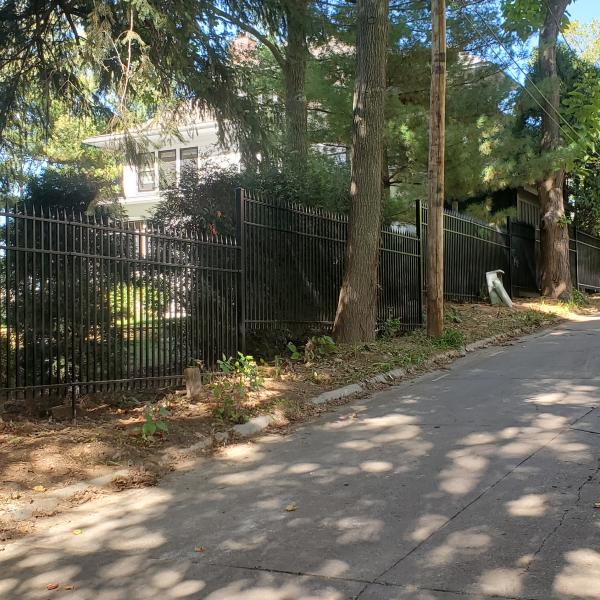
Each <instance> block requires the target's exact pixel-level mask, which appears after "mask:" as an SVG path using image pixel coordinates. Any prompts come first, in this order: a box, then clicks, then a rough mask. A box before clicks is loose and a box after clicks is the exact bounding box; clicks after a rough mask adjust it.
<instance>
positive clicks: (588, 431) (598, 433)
mask: <svg viewBox="0 0 600 600" xmlns="http://www.w3.org/2000/svg"><path fill="white" fill-rule="evenodd" d="M571 430H572V431H581V432H582V433H592V434H594V435H600V431H590V430H589V429H578V428H577V427H571Z"/></svg>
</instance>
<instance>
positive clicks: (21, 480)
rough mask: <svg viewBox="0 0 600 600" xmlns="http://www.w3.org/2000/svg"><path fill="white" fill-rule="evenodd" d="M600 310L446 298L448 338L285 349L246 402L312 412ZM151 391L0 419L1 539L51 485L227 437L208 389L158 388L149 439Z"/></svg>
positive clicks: (145, 463) (144, 478) (136, 480)
mask: <svg viewBox="0 0 600 600" xmlns="http://www.w3.org/2000/svg"><path fill="white" fill-rule="evenodd" d="M598 309H600V297H594V298H591V299H590V302H589V304H588V305H587V306H585V307H579V308H576V307H568V306H565V305H562V304H560V303H549V302H545V303H544V302H540V301H539V300H535V301H534V300H532V301H529V302H525V301H523V302H518V303H517V304H516V310H513V311H511V310H508V309H505V308H497V307H491V306H488V305H484V304H449V305H448V306H447V308H446V328H447V329H449V330H451V331H452V332H453V335H450V336H449V338H448V339H446V340H443V341H442V342H435V343H434V342H432V341H431V340H429V339H428V338H427V337H426V336H425V335H424V332H422V331H417V332H412V333H409V334H402V335H398V336H390V337H388V338H386V339H380V340H378V341H376V342H374V343H370V344H362V345H359V346H339V347H336V348H335V349H334V350H332V351H331V352H330V353H328V354H327V355H326V356H321V357H319V358H318V360H313V361H308V362H304V361H303V360H296V361H292V360H290V359H289V357H288V358H287V359H282V360H281V361H279V362H278V363H277V364H276V365H274V364H263V365H261V366H260V367H259V370H260V374H261V376H262V377H263V378H264V384H263V388H262V389H261V390H260V391H258V392H252V393H251V394H249V396H248V397H247V399H246V401H245V402H244V405H243V411H244V414H245V415H247V416H248V417H249V416H253V415H257V414H260V413H263V412H272V411H273V410H275V411H277V412H278V413H279V414H280V415H281V423H282V424H283V425H286V424H292V423H294V422H296V421H301V420H306V419H307V418H310V417H311V416H313V415H314V414H316V413H318V412H321V411H322V410H325V408H316V407H315V406H314V405H312V404H310V403H309V402H308V400H309V399H310V398H312V397H314V396H316V395H318V394H319V393H321V392H323V391H326V390H330V389H334V388H336V387H339V386H341V385H346V384H348V383H352V382H356V381H360V380H362V379H365V378H366V377H369V376H371V375H374V374H377V373H381V372H385V371H388V370H391V369H393V368H396V367H412V368H413V369H416V370H417V371H418V369H419V366H420V365H421V364H423V363H424V362H425V361H426V360H427V359H429V358H431V357H432V356H435V355H436V354H439V353H442V352H444V351H445V350H448V349H451V348H453V347H458V346H460V347H462V346H464V344H466V343H469V342H472V341H476V340H479V339H483V338H487V337H490V336H493V335H497V334H506V335H507V336H510V335H518V334H520V333H523V332H528V331H533V330H535V329H538V328H541V327H545V326H548V325H551V324H553V323H555V322H557V321H559V320H560V319H568V318H577V315H578V314H585V313H591V312H595V311H597V310H598ZM454 332H458V333H454ZM453 344H454V345H453ZM149 399H151V400H158V399H159V398H158V397H157V396H152V397H148V396H147V395H146V396H139V395H138V396H136V395H135V393H134V392H122V393H120V394H112V395H106V396H104V397H98V396H96V397H94V398H86V399H83V401H82V406H83V414H82V416H80V417H79V418H77V420H76V421H75V422H71V421H56V420H51V419H50V420H31V419H27V418H24V417H14V418H12V419H11V420H6V418H5V419H4V420H2V419H1V418H0V541H2V540H6V539H10V538H11V537H15V536H17V535H21V534H23V533H26V532H27V530H28V529H29V528H30V527H31V526H32V525H31V522H28V523H27V524H23V523H21V524H19V525H16V524H14V523H12V524H10V523H8V521H7V520H6V519H4V522H3V515H2V513H3V507H4V508H5V507H7V506H8V505H14V504H15V503H17V504H19V505H26V504H27V503H30V502H33V501H34V499H35V498H36V497H39V496H40V495H44V494H49V493H51V492H52V491H53V490H57V489H60V488H63V487H64V486H68V485H70V484H73V483H78V482H82V481H87V480H90V479H94V478H97V477H100V476H109V478H110V476H111V474H115V475H116V474H117V472H119V471H122V470H123V469H128V475H126V476H123V475H118V476H117V477H115V479H114V480H113V481H112V489H114V490H120V489H124V488H126V487H132V486H140V485H152V484H154V483H155V482H156V481H157V480H158V478H159V477H160V475H161V474H163V473H164V472H166V471H168V470H172V469H176V468H180V467H181V466H182V464H181V463H182V461H181V460H180V458H178V456H181V454H178V453H177V451H181V450H182V449H185V448H189V447H190V446H192V447H193V446H194V445H195V444H196V445H199V444H198V443H199V442H203V443H202V444H201V445H202V447H203V448H202V450H201V452H200V453H204V454H208V453H211V452H214V451H215V450H218V448H219V447H220V446H222V445H223V441H222V440H223V439H224V437H225V436H223V435H220V434H222V432H224V431H225V430H228V429H229V427H230V424H228V423H224V422H223V421H222V420H220V419H217V418H215V417H214V416H213V409H214V408H215V402H214V398H213V397H212V396H211V394H210V393H209V392H208V391H206V392H205V393H203V394H202V395H201V396H200V397H199V398H198V399H197V400H195V401H189V400H188V399H187V398H186V397H185V396H184V395H182V394H170V395H167V396H163V397H161V398H160V402H161V403H162V404H163V405H164V406H165V408H166V409H167V410H168V411H169V416H167V417H165V418H164V420H165V422H166V424H167V426H168V432H167V433H163V434H162V435H161V434H160V432H158V433H157V434H156V435H155V436H154V438H153V439H152V440H144V439H143V437H142V435H141V428H142V425H143V423H144V411H145V407H146V402H147V401H148V400H149ZM173 451H175V452H173ZM195 454H196V455H197V454H198V452H196V453H195ZM188 462H189V457H188ZM106 491H107V490H106V489H103V490H100V489H95V488H93V487H92V488H90V489H87V490H86V491H84V492H82V491H78V492H77V493H75V494H73V496H72V497H69V498H68V499H67V500H66V503H67V504H69V503H71V504H79V503H81V502H85V501H87V500H89V499H90V498H92V497H94V495H96V494H98V493H106ZM109 491H110V490H109ZM35 516H44V515H43V514H38V515H34V517H35Z"/></svg>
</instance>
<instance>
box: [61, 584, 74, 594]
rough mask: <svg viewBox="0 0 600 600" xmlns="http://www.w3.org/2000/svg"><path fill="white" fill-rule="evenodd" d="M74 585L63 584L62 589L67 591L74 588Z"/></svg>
mask: <svg viewBox="0 0 600 600" xmlns="http://www.w3.org/2000/svg"><path fill="white" fill-rule="evenodd" d="M74 589H75V586H74V585H63V590H66V591H67V592H70V591H71V590H74Z"/></svg>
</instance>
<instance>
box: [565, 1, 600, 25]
mask: <svg viewBox="0 0 600 600" xmlns="http://www.w3.org/2000/svg"><path fill="white" fill-rule="evenodd" d="M567 10H568V11H569V14H570V15H571V19H575V20H577V21H580V22H582V23H586V22H588V21H591V20H592V19H593V18H594V17H596V18H600V2H599V1H598V0H575V2H573V3H572V4H571V5H570V6H569V8H568V9H567Z"/></svg>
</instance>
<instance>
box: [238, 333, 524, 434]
mask: <svg viewBox="0 0 600 600" xmlns="http://www.w3.org/2000/svg"><path fill="white" fill-rule="evenodd" d="M526 333H528V332H527V331H526V330H524V329H523V328H519V329H514V330H513V331H511V332H510V333H500V334H498V335H494V336H491V337H488V338H484V339H482V340H477V341H475V342H471V343H470V344H467V345H466V346H465V347H464V348H462V349H460V350H448V351H447V352H441V353H440V354H436V355H435V356H432V357H431V358H428V359H427V360H426V361H425V362H423V363H422V364H420V365H419V366H415V367H409V368H406V369H403V368H397V369H392V370H391V371H386V372H385V373H379V374H378V375H373V376H372V377H368V378H367V379H363V380H362V381H359V382H357V383H351V384H349V385H345V386H343V387H340V388H336V389H335V390H329V391H327V392H323V393H322V394H319V395H318V396H315V397H314V398H312V399H311V400H310V403H311V404H314V405H315V406H322V405H324V404H328V403H330V402H336V401H338V400H343V399H344V398H349V397H350V396H355V395H358V394H362V393H365V392H368V391H370V390H371V389H373V388H374V387H376V386H380V385H393V384H394V383H396V382H398V381H400V380H402V379H404V378H406V377H407V376H410V375H414V374H415V373H417V372H419V371H420V370H422V369H423V368H424V369H429V368H431V367H434V366H436V365H437V364H439V363H445V362H447V361H449V360H453V359H456V358H460V357H463V356H466V355H467V353H469V352H475V351H476V350H481V349H482V348H486V347H488V346H492V345H494V344H498V343H500V342H504V341H506V340H510V339H513V338H515V337H519V336H521V335H523V334H526ZM277 420H278V419H277V416H276V415H275V414H274V413H270V414H266V415H261V416H260V417H254V418H253V419H250V420H249V421H248V422H247V423H244V424H242V425H235V426H234V427H233V428H232V429H231V430H230V432H229V433H230V435H229V437H230V438H231V437H232V436H233V435H235V436H236V437H238V438H248V437H252V436H253V435H256V434H258V433H261V432H263V431H265V430H266V429H267V428H268V427H269V426H270V425H272V424H273V423H275V422H277Z"/></svg>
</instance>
